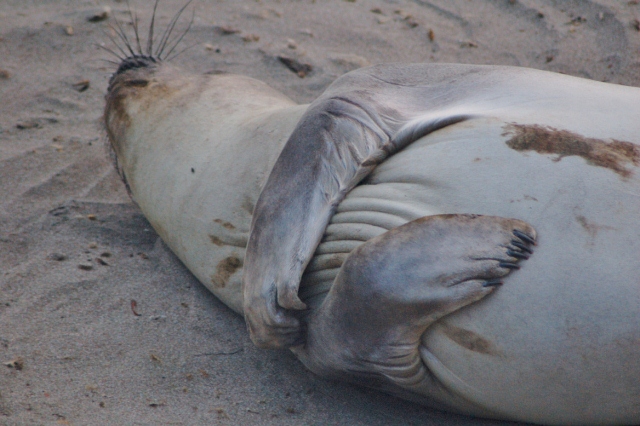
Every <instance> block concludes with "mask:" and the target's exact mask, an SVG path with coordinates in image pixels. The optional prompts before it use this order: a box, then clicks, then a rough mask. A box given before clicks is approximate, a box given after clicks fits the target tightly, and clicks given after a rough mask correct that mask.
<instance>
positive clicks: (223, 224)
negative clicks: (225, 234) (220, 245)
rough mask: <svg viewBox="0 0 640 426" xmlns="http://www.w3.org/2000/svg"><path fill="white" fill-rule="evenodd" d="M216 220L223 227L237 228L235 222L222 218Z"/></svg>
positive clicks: (231, 229)
mask: <svg viewBox="0 0 640 426" xmlns="http://www.w3.org/2000/svg"><path fill="white" fill-rule="evenodd" d="M214 222H215V223H217V224H218V225H222V226H223V227H225V228H227V229H228V230H230V231H233V230H234V229H236V227H235V226H234V225H233V223H229V222H225V221H224V220H222V219H214Z"/></svg>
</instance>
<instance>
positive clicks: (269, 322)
mask: <svg viewBox="0 0 640 426" xmlns="http://www.w3.org/2000/svg"><path fill="white" fill-rule="evenodd" d="M496 69H497V68H489V67H486V68H483V67H473V66H453V67H450V66H444V67H443V66H428V65H422V64H415V65H387V66H380V67H373V68H369V69H366V70H359V71H355V72H351V73H349V74H347V75H345V76H343V77H341V78H340V79H338V80H337V81H336V82H334V83H333V84H332V85H331V86H330V87H329V88H328V89H327V90H326V92H325V93H323V94H322V96H320V97H319V98H318V99H317V100H316V101H315V102H313V103H312V104H311V105H310V106H309V108H308V110H307V112H306V113H305V115H304V116H303V117H302V119H301V120H300V122H299V124H298V126H297V127H296V129H295V130H294V132H293V134H292V135H291V137H290V139H289V141H288V142H287V144H286V145H285V148H284V149H283V151H282V153H281V155H280V157H279V159H278V161H277V162H276V164H275V166H274V168H273V170H272V172H271V175H270V176H269V180H268V181H267V184H266V186H265V188H264V190H263V192H262V194H261V196H260V198H259V199H258V202H257V205H256V208H255V210H254V215H253V223H252V228H251V236H250V239H249V244H248V247H247V254H246V259H245V266H244V277H243V280H244V313H245V318H246V320H247V325H248V328H249V331H250V333H251V338H252V340H253V342H254V343H255V344H256V345H258V346H260V347H271V348H278V347H290V346H293V345H296V344H299V343H301V342H303V341H304V334H303V331H302V328H301V323H300V321H299V320H298V319H297V318H296V315H295V314H294V312H293V310H303V309H305V308H306V306H305V304H304V303H303V302H302V301H301V300H300V298H299V297H298V288H299V284H300V279H301V277H302V274H303V272H304V270H305V268H306V267H307V264H308V263H309V261H310V260H311V258H312V256H313V253H314V251H315V249H316V247H317V246H318V244H319V243H320V240H321V238H322V235H323V233H324V230H325V228H326V226H327V224H328V223H329V220H330V218H331V217H332V215H333V214H334V212H335V209H336V207H337V206H338V205H339V204H340V202H341V201H342V200H343V199H344V197H345V195H346V194H347V193H348V192H349V191H350V190H351V189H352V188H353V187H355V186H356V185H357V184H358V183H359V182H360V181H361V180H362V179H364V178H365V177H366V176H367V175H369V173H371V171H372V170H373V169H374V168H375V167H376V166H377V165H378V164H379V163H381V162H383V161H384V160H385V159H386V158H387V157H388V156H390V155H393V154H394V153H396V152H397V151H399V150H401V149H402V148H404V147H405V146H407V145H409V144H411V143H413V142H415V141H416V140H418V139H420V138H422V137H423V136H426V135H428V134H430V133H431V132H434V131H437V130H438V129H441V128H444V127H447V126H450V125H453V124H456V123H459V122H463V121H465V120H468V119H470V118H473V117H474V116H476V115H477V116H482V113H483V112H486V111H478V113H476V111H475V110H474V109H479V110H482V107H479V108H478V107H476V108H474V107H473V106H471V107H469V106H467V107H466V108H464V109H458V110H456V109H455V108H456V107H457V105H458V104H460V103H462V101H465V102H468V101H469V98H470V97H473V96H474V95H478V94H480V95H481V93H482V92H484V91H487V89H490V88H491V86H494V85H496V84H499V82H500V80H496ZM502 72H503V73H509V72H513V70H509V69H508V68H506V67H505V68H503V69H502ZM500 77H501V78H504V76H500ZM301 165H303V166H301ZM496 220H499V219H496ZM514 229H515V228H514ZM528 229H530V228H528ZM525 233H526V232H525ZM529 235H532V232H531V231H529ZM504 261H506V262H511V263H512V264H513V265H514V266H511V265H509V267H506V268H505V267H503V268H501V269H499V270H496V271H493V272H491V273H490V272H489V270H487V271H485V272H484V275H486V276H487V279H489V280H490V279H493V278H498V277H502V276H504V275H506V274H507V273H508V272H509V271H510V269H509V268H515V267H516V266H515V262H517V261H518V259H517V258H515V257H509V259H505V260H504ZM451 272H452V273H453V272H454V271H451ZM473 278H476V277H475V276H473V275H470V276H468V277H467V279H473Z"/></svg>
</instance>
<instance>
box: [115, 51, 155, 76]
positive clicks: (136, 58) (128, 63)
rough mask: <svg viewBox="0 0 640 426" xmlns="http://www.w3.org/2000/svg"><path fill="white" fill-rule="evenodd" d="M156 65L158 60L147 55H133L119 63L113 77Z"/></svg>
mask: <svg viewBox="0 0 640 426" xmlns="http://www.w3.org/2000/svg"><path fill="white" fill-rule="evenodd" d="M157 63H158V60H157V59H156V58H154V57H153V56H147V55H133V56H129V57H128V58H125V59H123V60H122V62H120V65H119V66H118V69H117V71H116V73H115V75H118V74H122V73H123V72H125V71H129V70H135V69H138V68H148V67H150V66H152V65H155V64H157Z"/></svg>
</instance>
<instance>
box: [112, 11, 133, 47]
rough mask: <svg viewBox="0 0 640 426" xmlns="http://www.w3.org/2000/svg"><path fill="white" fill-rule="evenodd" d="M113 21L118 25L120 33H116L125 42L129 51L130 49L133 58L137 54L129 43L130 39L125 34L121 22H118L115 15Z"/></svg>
mask: <svg viewBox="0 0 640 426" xmlns="http://www.w3.org/2000/svg"><path fill="white" fill-rule="evenodd" d="M113 20H114V22H115V23H116V25H117V26H118V31H116V33H117V34H118V35H119V36H120V38H121V39H122V41H123V42H124V44H125V46H126V47H127V49H129V52H131V55H132V56H136V52H134V51H133V49H132V48H131V43H130V42H129V39H128V38H127V35H126V34H125V32H124V30H123V29H122V25H120V21H118V18H116V17H115V15H114V16H113Z"/></svg>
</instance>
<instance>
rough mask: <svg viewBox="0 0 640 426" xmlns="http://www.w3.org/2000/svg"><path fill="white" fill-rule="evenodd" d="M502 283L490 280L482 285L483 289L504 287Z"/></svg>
mask: <svg viewBox="0 0 640 426" xmlns="http://www.w3.org/2000/svg"><path fill="white" fill-rule="evenodd" d="M502 284H503V283H502V281H500V280H489V281H487V282H485V283H484V284H482V287H496V286H499V285H502Z"/></svg>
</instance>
